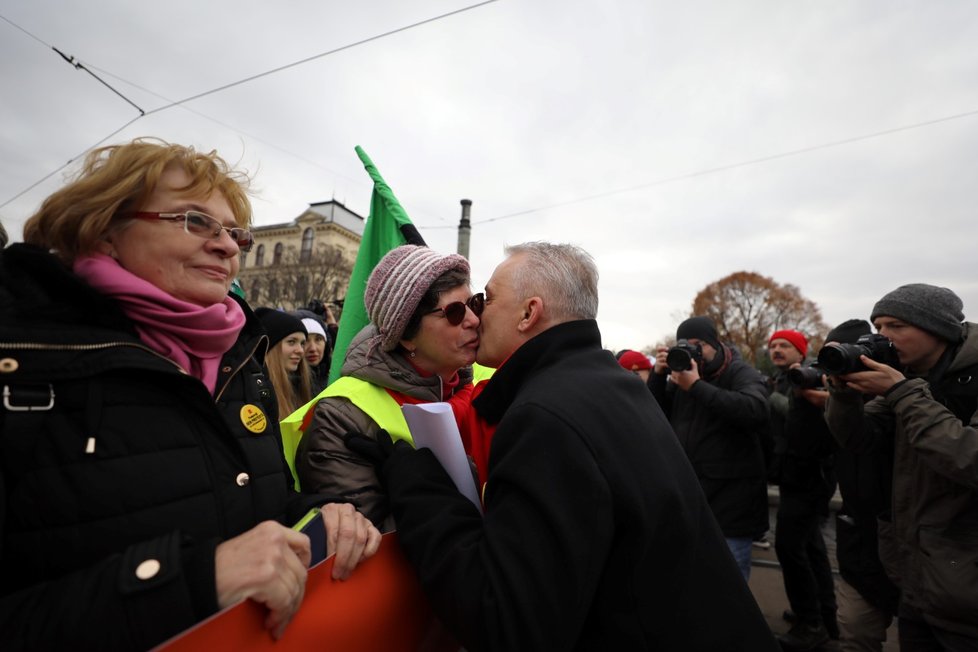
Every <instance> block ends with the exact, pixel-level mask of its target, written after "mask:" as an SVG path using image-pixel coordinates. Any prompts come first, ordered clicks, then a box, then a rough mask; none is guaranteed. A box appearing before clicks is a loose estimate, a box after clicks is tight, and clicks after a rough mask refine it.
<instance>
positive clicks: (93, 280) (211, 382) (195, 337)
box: [74, 254, 245, 394]
mask: <svg viewBox="0 0 978 652" xmlns="http://www.w3.org/2000/svg"><path fill="white" fill-rule="evenodd" d="M74 271H75V274H77V275H78V276H80V277H82V278H83V279H85V280H86V281H87V282H88V284H89V285H91V286H92V287H94V288H95V289H96V290H98V291H99V292H101V293H102V294H105V295H107V296H110V297H112V298H113V299H115V300H116V301H118V302H119V303H120V304H122V310H123V312H125V313H126V316H128V317H129V319H131V320H132V321H133V322H134V324H135V327H136V332H137V333H138V334H139V339H141V340H142V341H143V343H144V344H145V345H146V346H148V347H149V348H151V349H153V350H154V351H156V352H157V353H159V354H160V355H163V356H165V357H167V358H169V359H170V360H172V361H173V362H176V363H177V364H178V365H180V367H181V368H182V369H183V370H184V371H186V372H187V373H189V374H190V375H191V376H194V377H195V378H198V379H200V381H201V382H202V383H204V385H206V386H207V389H208V390H209V391H210V393H211V394H213V393H214V388H215V386H216V385H217V370H218V368H219V367H220V364H221V357H222V356H223V355H224V354H225V353H226V352H227V351H228V349H230V348H231V346H232V345H233V344H234V342H235V340H237V339H238V334H239V333H241V329H242V328H244V324H245V315H244V311H242V310H241V306H239V305H238V304H237V303H235V301H234V299H232V298H231V297H226V298H225V299H224V301H223V302H221V303H216V304H214V305H213V306H208V307H206V308H202V307H201V306H198V305H196V304H193V303H189V302H187V301H182V300H180V299H177V298H175V297H173V296H171V295H169V294H167V293H166V292H164V291H163V290H161V289H160V288H158V287H156V286H155V285H153V284H152V283H150V282H148V281H146V280H144V279H142V278H140V277H138V276H136V275H135V274H133V273H132V272H129V271H128V270H126V269H124V268H123V267H122V266H121V265H120V264H119V262H118V261H117V260H115V259H114V258H111V257H109V256H106V255H104V254H94V255H92V256H86V257H82V258H78V259H76V260H75V264H74Z"/></svg>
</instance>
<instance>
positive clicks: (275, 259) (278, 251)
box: [272, 242, 284, 265]
mask: <svg viewBox="0 0 978 652" xmlns="http://www.w3.org/2000/svg"><path fill="white" fill-rule="evenodd" d="M283 249H284V247H283V246H282V243H281V242H276V243H275V254H274V255H273V256H272V264H273V265H281V264H282V250H283Z"/></svg>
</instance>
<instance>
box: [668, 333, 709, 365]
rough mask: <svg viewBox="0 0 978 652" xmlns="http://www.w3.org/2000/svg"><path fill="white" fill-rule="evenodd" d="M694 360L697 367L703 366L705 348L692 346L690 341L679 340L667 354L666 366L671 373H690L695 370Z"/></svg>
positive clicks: (696, 345) (697, 345)
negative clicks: (690, 370) (689, 371)
mask: <svg viewBox="0 0 978 652" xmlns="http://www.w3.org/2000/svg"><path fill="white" fill-rule="evenodd" d="M693 360H696V365H697V366H702V365H703V347H701V346H700V345H699V344H690V343H689V340H679V341H678V342H676V346H674V347H672V348H671V349H669V351H668V352H667V353H666V365H667V366H668V367H669V371H688V370H689V369H692V368H693Z"/></svg>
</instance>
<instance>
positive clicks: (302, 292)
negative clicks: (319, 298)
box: [295, 274, 312, 306]
mask: <svg viewBox="0 0 978 652" xmlns="http://www.w3.org/2000/svg"><path fill="white" fill-rule="evenodd" d="M308 294H309V277H308V276H306V275H305V274H300V275H299V278H298V279H296V283H295V303H296V305H299V306H304V305H306V303H308V301H309V299H311V298H312V297H310V296H308Z"/></svg>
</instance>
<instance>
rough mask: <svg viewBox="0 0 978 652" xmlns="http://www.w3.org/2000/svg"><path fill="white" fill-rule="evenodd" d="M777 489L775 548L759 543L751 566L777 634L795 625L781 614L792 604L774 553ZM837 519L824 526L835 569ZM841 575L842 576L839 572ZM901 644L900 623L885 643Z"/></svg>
mask: <svg viewBox="0 0 978 652" xmlns="http://www.w3.org/2000/svg"><path fill="white" fill-rule="evenodd" d="M776 491H777V490H776V489H775V490H774V492H772V503H774V504H773V505H772V506H771V515H770V523H771V532H768V540H769V541H770V542H771V548H770V549H769V550H761V549H759V548H757V547H755V548H754V549H753V551H752V555H753V564H752V567H751V575H750V582H749V585H750V589H751V592H753V594H754V599H755V600H757V604H758V606H760V608H761V612H762V613H763V614H764V617H765V619H766V620H767V623H768V625H770V627H771V631H773V632H774V633H775V634H781V633H784V632H787V631H788V629H789V628H790V627H791V626H790V625H789V624H788V623H787V622H785V621H784V620H783V619H782V617H781V614H782V613H784V610H785V609H787V608H788V598H787V597H786V596H785V594H784V582H783V580H782V578H781V568H780V567H779V566H778V558H777V555H775V554H774V523H775V510H776V509H777V507H776V505H777V496H776ZM833 522H834V521H833V519H829V522H828V523H827V524H826V526H825V527H824V528H823V530H822V533H823V535H824V536H825V545H826V547H827V548H828V550H829V560H830V561H831V563H832V567H833V569H834V568H836V561H835V527H834V526H833V525H831V524H832V523H833ZM836 577H838V576H836ZM820 649H821V650H824V651H825V652H830V651H831V652H835V651H836V650H840V649H841V648H840V647H839V644H838V643H837V642H835V641H831V642H829V643H828V644H827V645H825V646H823V647H822V648H820ZM898 650H899V646H898V645H897V634H896V625H895V624H894V625H893V626H891V627H890V629H889V630H888V631H887V640H886V643H885V644H884V645H883V651H884V652H898Z"/></svg>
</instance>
